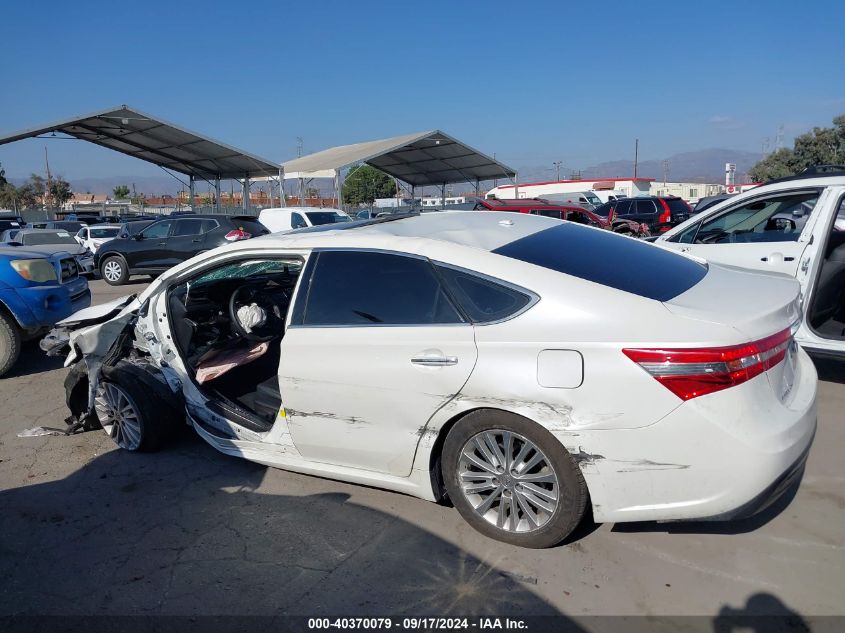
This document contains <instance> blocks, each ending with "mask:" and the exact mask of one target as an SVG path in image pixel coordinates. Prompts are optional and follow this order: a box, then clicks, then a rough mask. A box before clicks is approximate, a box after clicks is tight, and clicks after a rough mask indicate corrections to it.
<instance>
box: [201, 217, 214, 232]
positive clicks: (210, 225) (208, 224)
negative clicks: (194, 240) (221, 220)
mask: <svg viewBox="0 0 845 633" xmlns="http://www.w3.org/2000/svg"><path fill="white" fill-rule="evenodd" d="M217 226H218V224H217V220H203V221H202V227H201V229H200V233H208V232H209V231H213V230H214V229H216V228H217Z"/></svg>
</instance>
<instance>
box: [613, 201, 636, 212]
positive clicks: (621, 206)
mask: <svg viewBox="0 0 845 633" xmlns="http://www.w3.org/2000/svg"><path fill="white" fill-rule="evenodd" d="M632 203H633V200H617V201H616V204H615V205H614V207H615V209H616V215H631V205H632Z"/></svg>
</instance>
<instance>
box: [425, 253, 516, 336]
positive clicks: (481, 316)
mask: <svg viewBox="0 0 845 633" xmlns="http://www.w3.org/2000/svg"><path fill="white" fill-rule="evenodd" d="M437 270H438V272H439V273H440V276H441V277H442V278H443V280H444V281H445V283H446V287H447V288H448V289H449V292H451V293H452V296H453V297H454V298H455V299H456V300H457V302H458V303H459V304H460V306H461V308H462V309H463V311H464V313H465V314H466V315H467V316H468V317H469V318H470V320H471V321H472V322H473V323H490V322H491V321H501V320H502V319H506V318H508V317H510V316H513V315H514V314H516V313H517V312H519V311H520V310H522V309H523V308H524V307H525V306H527V305H528V303H529V302H530V301H531V296H530V295H529V294H528V293H527V292H519V291H518V290H515V289H513V288H511V287H508V286H504V285H502V284H501V283H497V282H495V281H493V280H492V279H489V278H486V277H480V276H478V275H476V274H473V273H470V272H467V271H463V270H459V269H456V268H451V267H450V266H443V265H438V266H437Z"/></svg>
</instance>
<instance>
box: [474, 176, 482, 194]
mask: <svg viewBox="0 0 845 633" xmlns="http://www.w3.org/2000/svg"><path fill="white" fill-rule="evenodd" d="M480 195H481V181H480V180H479V179H478V178H476V179H475V196H476V197H478V196H480Z"/></svg>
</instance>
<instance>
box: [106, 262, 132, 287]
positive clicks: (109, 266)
mask: <svg viewBox="0 0 845 633" xmlns="http://www.w3.org/2000/svg"><path fill="white" fill-rule="evenodd" d="M100 277H102V278H103V279H105V280H106V283H107V284H109V285H110V286H122V285H123V284H125V283H126V282H127V281H129V267H128V266H127V265H126V261H125V260H124V259H123V258H122V257H120V256H119V255H111V256H110V257H106V258H105V259H104V260H103V262H102V263H101V264H100Z"/></svg>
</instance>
